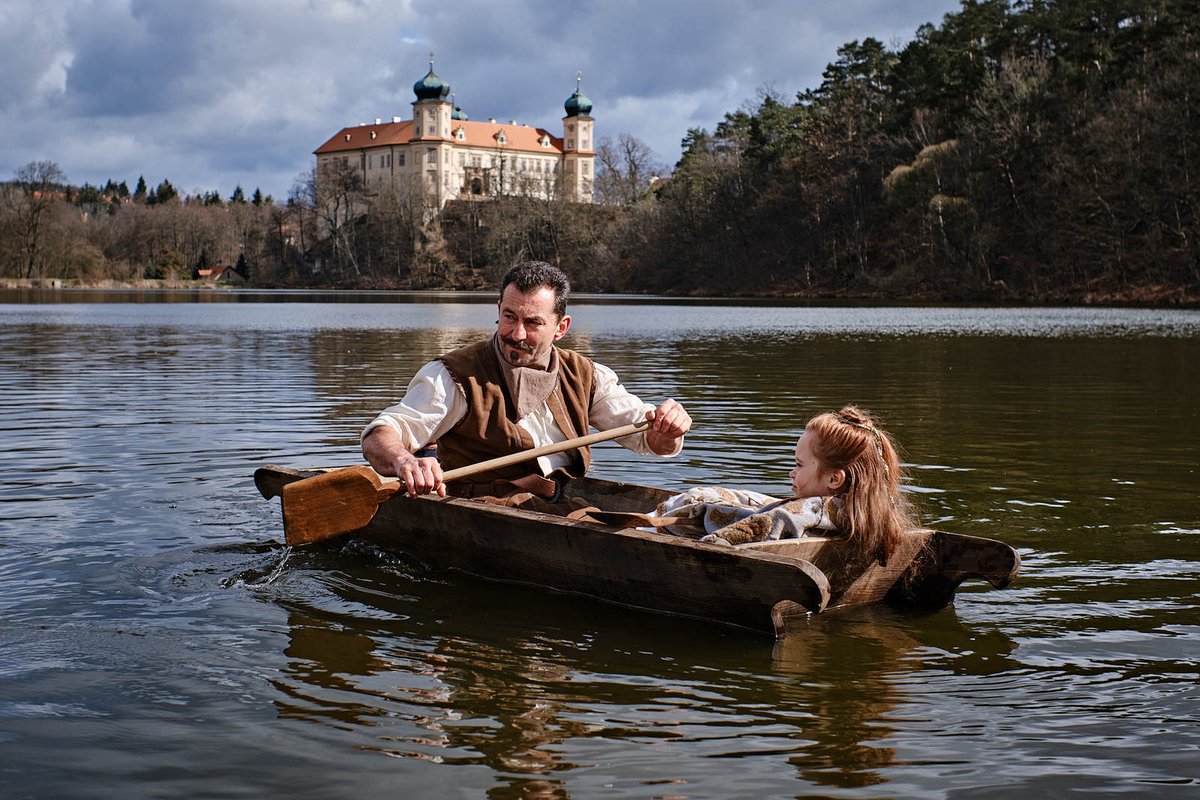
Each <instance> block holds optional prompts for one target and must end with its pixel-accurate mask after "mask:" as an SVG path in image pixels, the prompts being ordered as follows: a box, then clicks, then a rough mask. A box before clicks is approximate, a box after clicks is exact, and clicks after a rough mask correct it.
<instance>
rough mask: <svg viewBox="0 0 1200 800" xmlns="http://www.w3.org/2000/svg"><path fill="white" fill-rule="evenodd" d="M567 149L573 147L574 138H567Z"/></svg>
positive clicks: (572, 148)
mask: <svg viewBox="0 0 1200 800" xmlns="http://www.w3.org/2000/svg"><path fill="white" fill-rule="evenodd" d="M567 149H568V150H574V149H575V140H574V139H567Z"/></svg>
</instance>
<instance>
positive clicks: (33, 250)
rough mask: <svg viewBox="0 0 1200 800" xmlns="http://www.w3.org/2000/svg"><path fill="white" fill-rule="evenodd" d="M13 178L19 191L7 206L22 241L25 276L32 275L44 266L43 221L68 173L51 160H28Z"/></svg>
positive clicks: (62, 190) (10, 197)
mask: <svg viewBox="0 0 1200 800" xmlns="http://www.w3.org/2000/svg"><path fill="white" fill-rule="evenodd" d="M16 178H17V180H16V183H17V185H18V186H19V187H20V189H21V191H20V193H19V194H17V193H11V194H10V196H9V200H10V203H11V208H10V210H11V211H12V212H14V213H13V221H14V227H15V229H16V230H15V232H16V235H17V238H18V240H19V241H20V243H21V253H22V261H23V265H24V273H25V277H26V278H32V277H33V276H34V272H35V271H37V270H38V269H39V268H44V266H45V265H44V264H42V263H41V250H42V246H43V244H44V240H45V223H46V221H47V217H48V212H49V210H50V207H51V205H52V204H53V202H54V201H55V199H56V198H58V197H60V196H65V195H63V192H64V189H65V188H66V187H65V184H66V182H67V176H66V175H65V174H64V173H63V171H62V169H61V168H60V167H59V166H58V164H56V163H54V162H53V161H31V162H29V163H28V164H26V165H25V166H23V167H21V168H20V169H18V170H17V171H16Z"/></svg>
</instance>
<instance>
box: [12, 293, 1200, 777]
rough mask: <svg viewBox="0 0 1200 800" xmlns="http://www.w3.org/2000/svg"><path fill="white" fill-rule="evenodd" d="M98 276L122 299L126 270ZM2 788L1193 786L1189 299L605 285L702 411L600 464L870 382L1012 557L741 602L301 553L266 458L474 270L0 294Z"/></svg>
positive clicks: (954, 498)
mask: <svg viewBox="0 0 1200 800" xmlns="http://www.w3.org/2000/svg"><path fill="white" fill-rule="evenodd" d="M99 300H103V302H100V301H99ZM5 301H7V302H6V304H2V305H0V412H2V414H0V442H2V443H3V447H2V448H0V469H2V470H3V474H4V476H5V477H4V481H3V482H2V483H0V796H3V797H6V798H7V797H38V798H40V797H97V798H99V797H105V798H107V797H114V796H153V797H189V798H191V797H242V796H262V795H276V794H284V793H286V794H287V795H288V796H293V797H345V796H353V795H361V796H379V795H384V794H395V793H396V792H397V791H398V790H400V789H402V793H403V794H405V795H406V796H414V797H416V796H425V797H447V796H462V797H478V796H488V797H497V798H500V797H530V796H546V797H566V796H571V797H600V796H603V797H630V798H635V797H636V798H643V797H690V798H701V797H712V798H717V797H732V796H755V795H757V796H766V797H818V796H819V797H918V796H919V797H959V796H967V795H969V796H973V797H990V796H997V797H999V796H1004V797H1008V796H1010V795H1011V794H1012V793H1013V792H1018V793H1020V792H1026V793H1028V794H1029V795H1030V796H1062V795H1066V794H1068V793H1081V794H1083V795H1096V794H1110V793H1126V794H1133V795H1136V796H1163V797H1185V796H1195V795H1196V792H1197V789H1198V787H1200V768H1198V767H1197V766H1196V765H1197V763H1200V760H1198V759H1197V758H1196V753H1197V748H1198V746H1200V733H1198V731H1200V682H1198V681H1197V672H1198V668H1197V666H1196V664H1197V662H1198V661H1200V624H1198V623H1197V620H1198V619H1200V616H1198V615H1197V606H1198V604H1200V603H1198V596H1200V499H1198V492H1197V490H1198V489H1200V481H1198V480H1197V467H1196V464H1197V462H1198V461H1200V459H1198V458H1197V444H1198V440H1200V437H1198V436H1197V431H1198V430H1200V425H1198V420H1197V410H1196V409H1197V405H1196V402H1195V398H1196V396H1197V389H1198V388H1200V387H1198V383H1200V381H1198V379H1197V376H1196V369H1195V365H1196V364H1197V363H1200V335H1198V334H1200V314H1197V313H1196V312H1189V311H1159V310H1149V309H1119V310H1111V309H1110V310H1103V309H984V308H841V307H831V306H789V305H786V304H780V303H748V302H742V303H734V302H727V303H713V302H708V303H695V302H670V301H665V300H661V299H646V298H637V299H633V298H580V299H579V300H578V301H577V302H576V303H575V304H574V305H573V309H572V310H573V315H574V318H575V325H574V327H573V328H572V334H571V336H570V337H569V338H568V341H567V344H568V345H569V346H572V347H575V348H577V349H579V350H582V351H584V352H586V353H588V354H589V355H592V356H593V357H595V358H596V359H597V360H599V361H601V362H603V363H605V364H608V365H609V366H611V367H613V368H614V369H616V370H617V371H618V373H619V374H620V375H621V376H622V378H623V379H624V381H625V382H626V383H627V384H628V385H629V386H630V387H631V388H632V389H633V390H634V391H636V392H638V393H640V394H642V395H643V396H644V397H646V398H647V399H651V400H660V399H662V398H664V397H667V396H673V397H676V398H677V399H679V400H680V401H681V402H683V403H684V404H685V405H686V406H687V407H688V408H689V410H690V411H691V412H692V415H693V417H694V418H695V421H696V422H695V433H694V434H693V435H691V436H690V437H689V440H688V445H687V448H686V450H685V452H684V454H683V455H682V456H681V457H679V458H678V459H673V460H648V459H644V458H640V457H637V456H634V455H631V454H628V453H626V452H625V451H623V450H621V449H620V448H617V447H615V446H611V445H603V446H601V447H600V448H598V453H597V465H596V473H597V474H598V475H600V476H602V477H608V478H615V479H619V480H633V481H640V482H645V483H655V484H659V485H663V486H669V487H685V486H690V485H702V484H724V485H736V486H742V487H746V488H752V489H757V490H759V491H764V492H773V493H781V492H783V491H785V490H786V487H787V477H786V473H787V470H788V469H789V467H790V460H791V448H792V445H793V444H794V441H795V437H796V435H797V433H798V431H799V430H800V428H801V427H802V425H803V422H804V420H805V419H806V418H807V417H808V416H809V415H811V414H813V413H817V412H819V411H822V410H825V409H828V408H835V407H837V406H840V405H841V404H843V403H846V402H856V403H860V404H862V405H864V406H866V407H868V408H871V409H873V410H874V411H875V412H876V413H877V414H878V415H879V416H880V417H882V418H883V420H884V422H885V424H886V426H887V427H888V428H889V429H890V430H891V431H892V432H893V433H894V434H895V435H896V437H897V438H898V439H899V440H900V442H901V443H902V445H903V446H904V449H905V451H906V461H907V464H908V466H909V471H910V472H911V475H912V485H911V487H910V488H911V490H912V491H913V492H914V493H915V496H916V499H917V501H918V502H919V503H920V506H921V508H922V510H923V516H924V518H925V520H926V521H927V522H930V523H932V524H936V525H938V526H940V527H943V528H946V529H949V530H954V531H958V532H962V533H969V534H975V535H982V536H990V537H994V538H1000V539H1003V540H1005V541H1007V542H1009V543H1010V544H1012V545H1014V546H1015V547H1017V548H1018V549H1019V550H1020V552H1021V555H1022V558H1023V559H1024V567H1023V570H1022V573H1021V575H1020V577H1019V578H1018V580H1017V582H1016V584H1015V585H1014V586H1013V587H1012V588H1011V589H1008V590H1005V591H986V590H984V588H983V587H979V586H974V585H967V586H965V587H964V589H963V591H962V592H960V594H959V597H958V600H957V601H956V603H955V604H954V606H952V607H950V608H947V609H945V610H942V611H939V612H937V613H934V614H930V615H907V614H901V613H897V612H894V611H889V610H887V609H876V610H872V611H868V612H862V613H858V614H855V615H853V616H851V617H849V618H843V619H821V618H818V619H816V620H814V621H813V622H812V623H811V625H810V626H809V629H808V630H806V631H804V632H803V633H802V634H800V635H796V636H791V637H788V638H787V639H785V640H783V641H781V642H778V643H775V642H772V641H771V640H769V639H766V640H764V639H763V638H761V637H758V636H754V635H751V634H748V633H744V632H741V631H737V630H733V629H725V628H720V627H715V626H706V625H702V624H699V623H696V622H692V621H685V620H677V619H671V618H668V617H662V616H656V615H651V614H644V613H640V612H634V611H629V610H624V609H614V608H609V607H605V606H602V605H598V604H595V603H591V602H587V601H584V600H580V599H576V598H570V597H563V596H557V595H552V594H548V593H544V592H539V591H535V590H529V589H518V588H513V587H508V586H498V585H492V584H486V583H480V582H477V581H473V580H471V579H468V578H465V577H460V576H455V575H445V574H436V573H431V572H429V571H427V570H425V569H424V568H423V567H421V566H420V565H418V564H414V563H411V562H410V561H408V560H407V559H405V558H404V557H403V556H401V555H399V554H396V553H391V552H384V551H379V550H375V549H371V548H368V547H365V546H363V545H361V544H358V543H354V542H349V543H346V544H344V545H342V546H337V547H329V548H308V549H303V550H296V551H289V550H287V549H286V548H284V547H283V546H282V544H281V539H282V527H281V523H280V519H279V509H278V502H277V501H274V502H272V503H267V502H265V501H263V500H262V499H261V498H260V497H259V496H258V495H257V493H256V492H255V491H254V488H253V484H252V481H251V475H252V473H253V470H254V468H255V467H256V466H258V465H260V464H262V463H267V462H277V463H286V464H293V465H327V464H345V463H354V462H357V461H359V460H360V456H359V454H358V451H357V438H358V431H359V430H360V429H361V427H362V425H363V424H364V423H365V422H366V421H367V420H369V419H370V418H371V416H373V414H374V413H375V411H377V410H378V409H379V408H381V407H383V406H386V405H388V404H390V403H392V402H394V400H395V399H396V398H397V397H398V396H399V394H400V393H401V392H402V391H403V387H404V385H405V384H406V382H407V380H408V378H409V377H410V376H411V374H412V373H413V371H415V369H417V368H418V367H419V366H420V365H421V364H422V363H423V362H424V361H425V360H426V359H428V358H430V357H432V356H435V355H437V354H439V353H441V352H444V351H445V350H447V349H449V348H452V347H455V346H457V345H459V344H463V343H466V342H470V341H474V340H475V339H476V338H478V337H479V336H481V335H486V331H487V330H488V329H490V327H491V325H492V321H493V320H494V319H495V316H494V313H495V312H494V308H495V307H494V305H493V304H492V303H491V298H490V297H489V296H486V295H480V296H471V295H468V296H453V295H451V296H446V295H417V296H405V297H401V298H397V297H395V296H391V295H378V294H377V295H363V296H347V295H338V294H326V295H305V294H300V293H281V294H277V295H276V294H263V293H195V294H188V295H153V294H134V295H130V294H118V295H115V296H105V297H103V298H99V297H97V296H96V295H89V294H87V293H43V294H40V295H37V296H32V295H30V294H28V293H26V294H13V293H9V294H7V295H3V296H0V302H5Z"/></svg>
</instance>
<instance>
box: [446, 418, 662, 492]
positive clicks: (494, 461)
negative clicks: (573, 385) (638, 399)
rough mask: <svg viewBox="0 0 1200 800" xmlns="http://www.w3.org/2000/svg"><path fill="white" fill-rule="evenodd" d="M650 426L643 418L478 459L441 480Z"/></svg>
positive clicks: (475, 472)
mask: <svg viewBox="0 0 1200 800" xmlns="http://www.w3.org/2000/svg"><path fill="white" fill-rule="evenodd" d="M648 427H650V420H648V419H644V420H642V421H641V422H635V423H633V424H631V425H622V426H621V427H620V428H613V429H611V430H607V431H599V432H598V433H592V434H588V435H587V436H579V437H576V438H574V439H567V440H566V441H563V442H555V443H554V444H547V445H543V446H541V447H535V448H533V449H532V450H522V451H521V452H519V453H510V454H509V455H506V456H500V457H499V458H491V459H488V460H487V461H480V462H479V463H478V464H469V465H467V466H465V467H459V468H458V469H452V470H450V471H449V472H447V473H445V474H444V475H443V476H442V480H443V481H445V482H447V483H449V482H450V481H453V480H457V479H459V478H468V477H470V476H472V475H478V474H479V473H481V472H487V471H488V470H492V469H499V468H500V467H507V466H509V465H510V464H520V463H521V462H523V461H528V460H530V459H531V458H540V457H541V456H549V455H554V454H555V453H562V452H564V451H566V450H574V449H575V448H577V447H587V446H588V445H592V444H596V443H597V442H607V441H609V440H610V439H620V438H621V437H622V436H628V435H630V434H631V433H637V432H638V431H642V430H645V429H646V428H648Z"/></svg>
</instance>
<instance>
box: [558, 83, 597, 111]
mask: <svg viewBox="0 0 1200 800" xmlns="http://www.w3.org/2000/svg"><path fill="white" fill-rule="evenodd" d="M563 108H564V109H566V111H567V116H568V117H579V116H587V115H588V114H590V113H592V101H591V100H588V99H587V95H585V94H584V93H583V92H581V91H579V88H578V87H576V89H575V93H574V94H572V95H571V96H570V97H568V98H567V102H565V103H563Z"/></svg>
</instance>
